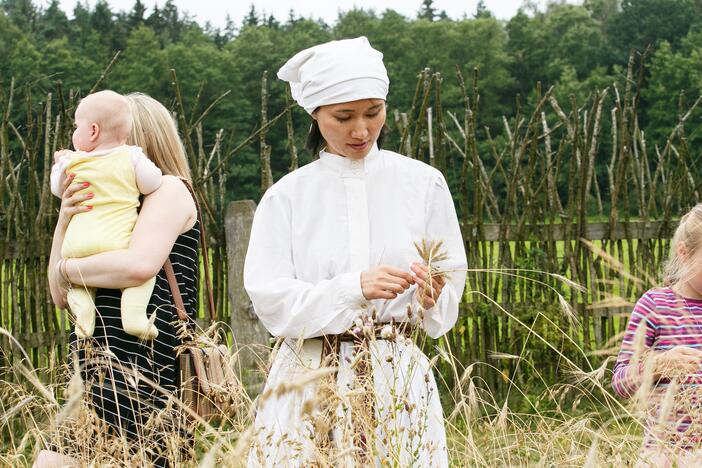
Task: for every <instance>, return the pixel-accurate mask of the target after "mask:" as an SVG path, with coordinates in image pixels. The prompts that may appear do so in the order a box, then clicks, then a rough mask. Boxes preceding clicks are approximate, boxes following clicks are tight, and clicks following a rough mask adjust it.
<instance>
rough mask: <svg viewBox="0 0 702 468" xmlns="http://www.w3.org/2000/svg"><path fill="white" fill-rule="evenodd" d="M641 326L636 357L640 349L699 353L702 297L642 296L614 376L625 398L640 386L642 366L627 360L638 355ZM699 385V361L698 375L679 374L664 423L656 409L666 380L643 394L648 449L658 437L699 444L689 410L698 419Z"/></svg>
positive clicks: (667, 292) (660, 291)
mask: <svg viewBox="0 0 702 468" xmlns="http://www.w3.org/2000/svg"><path fill="white" fill-rule="evenodd" d="M639 327H642V328H643V329H642V330H641V332H640V333H642V334H643V337H642V343H641V346H642V349H641V350H639V355H640V353H641V351H644V352H656V351H665V350H667V349H670V348H672V347H674V346H689V347H691V348H698V349H702V299H690V298H683V297H681V296H679V295H677V294H675V293H674V292H673V290H672V289H671V288H669V287H665V288H656V289H651V290H650V291H648V292H646V293H645V294H644V295H643V296H641V299H639V301H638V302H637V303H636V306H634V310H633V311H632V313H631V317H630V318H629V323H628V325H627V328H626V332H625V334H624V340H623V341H622V347H621V350H620V351H619V357H618V358H617V363H616V364H615V366H614V374H613V375H612V387H613V388H614V391H615V392H617V393H618V394H619V395H621V396H623V397H625V398H628V397H631V396H633V395H634V394H635V393H636V392H637V391H638V390H639V388H640V387H641V385H642V383H643V382H642V381H643V375H642V374H643V364H641V363H640V362H636V363H631V362H630V361H631V359H632V356H633V355H634V353H635V352H636V333H637V330H639ZM701 383H702V363H701V367H700V370H699V371H697V372H696V373H693V374H688V375H685V376H681V379H680V383H679V390H678V392H677V394H676V396H675V397H674V400H673V406H672V408H673V409H672V410H671V411H670V412H669V414H667V415H666V417H665V418H663V420H661V417H660V413H659V409H660V404H661V400H662V399H663V397H664V396H665V393H666V390H667V389H668V387H669V386H670V380H669V379H660V380H658V381H657V382H654V383H653V386H652V388H651V389H650V392H649V393H648V394H647V396H646V398H647V402H648V408H647V427H648V431H647V444H648V445H651V444H652V443H653V442H654V441H655V440H656V439H657V440H659V441H660V440H665V441H667V442H673V443H675V444H676V445H681V446H684V447H691V446H693V445H697V444H698V443H699V441H700V440H702V438H701V437H700V430H699V426H700V424H701V423H702V421H700V420H699V416H696V417H695V418H694V419H695V420H694V421H693V418H692V417H691V410H692V411H694V414H696V415H699V414H702V412H700V411H702V405H700V404H699V403H697V402H699V401H700V398H699V395H698V394H697V390H702V387H700V384H701ZM690 405H692V406H690ZM698 408H699V409H698ZM693 422H694V424H693ZM691 426H694V428H693V427H691Z"/></svg>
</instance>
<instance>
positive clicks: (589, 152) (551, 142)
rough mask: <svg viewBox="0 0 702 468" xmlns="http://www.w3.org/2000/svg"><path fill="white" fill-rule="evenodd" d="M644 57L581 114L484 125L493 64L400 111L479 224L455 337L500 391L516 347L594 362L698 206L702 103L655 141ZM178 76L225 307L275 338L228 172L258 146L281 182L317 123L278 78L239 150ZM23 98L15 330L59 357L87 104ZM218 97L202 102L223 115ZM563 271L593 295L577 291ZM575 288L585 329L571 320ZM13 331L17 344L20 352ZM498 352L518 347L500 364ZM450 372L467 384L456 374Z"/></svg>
mask: <svg viewBox="0 0 702 468" xmlns="http://www.w3.org/2000/svg"><path fill="white" fill-rule="evenodd" d="M634 65H635V64H634V62H633V60H632V61H631V62H630V64H629V68H628V72H627V80H626V83H627V84H626V88H625V89H622V90H619V89H617V88H616V87H612V88H609V89H605V90H594V91H593V93H592V95H591V96H590V98H589V100H588V101H587V102H584V103H577V102H575V100H574V98H573V99H571V100H570V102H569V103H568V106H567V110H564V108H563V107H562V104H561V103H559V102H558V100H557V99H556V98H555V97H554V95H553V90H552V89H549V90H546V91H542V90H541V88H540V86H537V87H536V89H535V91H534V93H533V96H530V97H529V99H526V100H524V101H522V100H520V99H517V105H516V108H515V112H514V115H512V116H510V117H505V119H504V122H503V127H502V128H486V127H482V126H481V124H480V119H479V114H480V112H479V110H480V109H479V103H480V99H479V96H480V93H479V87H478V84H479V81H478V79H477V72H476V76H475V77H474V78H473V82H472V85H464V80H463V77H462V76H461V75H460V73H458V74H457V77H456V79H457V80H458V81H459V83H460V84H461V85H462V89H463V97H462V104H461V106H460V108H459V109H458V110H457V108H456V106H455V105H453V104H454V103H451V104H452V105H453V108H452V109H451V108H449V107H447V103H446V102H443V101H442V97H441V83H442V81H443V80H444V79H446V78H445V77H442V76H440V75H439V74H436V73H431V72H430V71H429V70H424V71H422V72H421V73H420V76H419V80H418V83H417V88H416V95H415V99H414V103H413V105H412V107H411V108H410V109H409V110H408V111H406V112H402V111H400V110H397V109H392V108H390V110H389V113H388V116H389V117H388V124H389V126H390V127H391V128H390V134H389V140H388V141H389V144H390V145H391V146H390V147H389V146H386V148H391V149H395V150H397V151H398V152H400V153H403V154H405V155H407V156H408V157H412V158H415V159H420V160H423V161H425V162H427V163H428V164H431V165H433V166H435V167H437V168H439V169H440V170H441V171H442V172H443V173H444V174H445V176H446V179H447V181H448V182H449V185H450V187H451V190H452V192H453V194H454V197H455V199H456V202H457V206H458V211H459V216H460V220H461V223H462V225H463V234H464V239H465V242H466V252H467V254H468V262H469V265H470V268H471V271H470V272H469V274H468V287H467V290H468V293H467V295H466V300H465V302H464V304H463V306H462V312H461V314H460V317H459V321H458V323H457V326H456V327H455V328H454V330H452V331H451V332H450V333H449V334H448V335H447V336H446V337H445V339H444V340H443V341H441V342H440V343H439V345H440V346H445V347H450V348H451V351H452V353H453V355H454V356H455V358H456V359H457V360H458V361H459V362H460V363H461V364H463V365H467V364H468V363H472V362H475V361H481V362H484V363H486V365H483V366H479V369H478V372H482V373H483V376H484V378H485V379H486V381H487V383H489V384H491V385H492V386H494V388H504V385H505V384H504V381H505V376H507V377H514V378H515V379H518V380H519V379H523V380H529V379H534V378H535V377H534V374H533V372H531V371H529V370H528V369H526V366H523V365H522V366H519V367H518V366H517V361H516V360H515V359H510V358H509V356H508V355H513V356H520V355H523V356H526V357H528V358H529V359H530V360H531V362H533V363H535V364H536V365H538V366H539V369H540V371H541V372H542V374H543V375H544V376H545V378H546V379H551V381H554V380H555V379H557V378H559V372H560V370H561V366H560V360H559V359H558V356H557V354H556V353H555V352H554V350H553V347H556V348H557V349H562V350H563V351H564V352H568V353H570V355H573V356H580V358H579V359H577V361H578V362H579V363H580V364H582V365H584V366H585V367H586V368H587V366H588V365H590V364H593V365H594V364H595V363H596V362H597V360H598V359H600V358H597V357H593V356H590V355H586V354H587V353H590V352H591V351H594V350H596V349H600V348H602V347H603V346H606V345H608V342H610V341H611V339H612V338H613V337H616V336H617V334H618V333H619V332H620V331H621V329H622V326H623V321H622V320H620V319H619V317H618V314H621V313H623V312H626V311H627V307H629V305H628V304H630V303H631V301H633V300H635V298H636V297H637V295H639V294H640V293H641V292H643V291H644V290H645V289H646V288H648V287H650V286H651V285H652V284H654V283H655V281H656V278H658V276H659V272H660V267H661V264H662V262H663V260H664V258H665V256H666V253H667V251H668V248H669V239H670V237H671V232H672V230H673V229H674V227H675V224H676V222H675V220H676V219H677V218H678V217H679V216H680V215H681V214H682V213H683V212H684V211H685V210H687V209H688V208H689V207H690V206H691V205H693V204H694V203H696V202H697V200H699V190H700V178H699V176H698V173H699V171H698V170H697V169H696V168H697V167H698V166H699V164H698V162H699V152H697V153H695V152H694V151H693V149H692V148H690V147H689V145H688V137H687V134H688V132H689V131H690V127H692V126H693V124H692V123H691V122H694V118H695V117H697V115H698V110H697V104H698V103H699V101H698V102H696V103H695V105H694V106H693V107H692V108H691V109H689V110H681V112H680V115H679V120H678V122H677V123H674V125H673V129H672V131H671V132H670V135H669V136H668V137H667V138H665V139H663V140H661V141H655V142H652V141H648V140H647V139H646V135H645V134H644V132H643V131H642V130H641V128H640V126H639V120H638V106H639V99H638V91H637V90H638V86H637V80H640V76H641V74H640V71H639V72H637V71H636V70H635V66H634ZM173 81H174V89H173V94H174V100H173V111H174V115H175V116H176V117H177V119H178V124H179V128H180V132H181V136H182V138H183V141H184V143H185V147H186V151H187V154H188V157H189V160H190V165H191V167H192V169H193V173H194V181H195V187H196V191H197V192H198V198H199V199H200V202H201V204H202V206H203V209H204V212H205V219H206V221H205V222H206V224H207V226H208V230H209V234H210V237H211V239H210V240H211V248H212V256H211V258H212V261H213V269H214V270H213V277H214V281H215V299H216V302H217V304H218V309H219V314H220V317H219V318H220V320H222V321H224V322H225V323H228V324H231V326H232V329H233V332H234V334H233V338H234V339H235V341H237V343H238V344H240V345H244V344H248V343H260V342H262V341H265V337H266V334H265V331H264V330H263V329H262V328H261V326H260V324H259V323H258V321H257V320H256V319H255V316H254V315H253V314H252V311H251V307H250V304H249V302H248V299H247V297H246V295H245V293H244V291H243V289H242V287H241V281H240V268H241V265H242V259H243V257H244V255H245V250H244V246H245V245H246V241H247V238H248V232H247V226H249V225H250V220H251V217H252V214H253V211H254V206H255V205H254V203H253V202H234V203H228V201H227V199H226V190H225V187H226V183H227V174H228V171H227V170H226V168H227V167H228V166H230V165H234V164H236V161H235V160H233V159H231V158H232V156H233V155H235V154H236V153H237V152H238V151H241V150H242V149H243V148H245V147H247V146H249V145H251V144H252V143H257V144H258V145H259V147H260V155H261V186H262V188H263V189H265V188H267V187H268V186H270V184H272V183H273V181H274V174H273V173H272V171H271V160H272V159H273V160H275V159H276V158H285V159H288V162H289V167H290V168H291V169H294V168H296V167H297V164H298V162H297V161H298V148H299V146H300V144H299V142H300V141H303V138H304V132H305V130H306V128H307V124H306V123H304V122H303V123H302V124H301V125H300V129H296V128H294V126H293V119H292V118H291V113H290V107H287V108H285V109H282V110H281V112H280V113H278V114H277V115H275V116H274V117H273V118H268V113H269V109H268V98H267V78H266V76H264V78H263V81H262V91H263V92H262V103H261V109H262V112H261V122H260V125H259V129H258V130H257V131H256V132H254V134H252V135H251V136H249V137H248V138H246V139H244V140H243V141H242V142H241V143H240V144H239V145H237V146H236V148H234V149H233V150H232V151H228V152H226V154H225V153H224V151H223V150H222V147H221V140H222V134H223V132H222V131H220V132H218V133H217V136H216V137H215V139H214V141H209V142H205V141H204V138H203V131H202V122H203V119H206V117H207V112H208V111H207V110H206V111H205V112H204V113H203V115H197V113H193V112H191V111H190V110H186V109H185V108H184V106H183V100H182V98H181V96H180V89H179V85H178V80H177V79H176V76H175V73H174V80H173ZM97 86H98V84H96V87H97ZM18 99H19V98H17V97H16V90H15V89H14V87H13V85H12V84H9V85H8V86H5V87H0V118H1V120H0V200H1V201H2V205H1V206H0V230H1V232H0V241H2V245H1V246H0V260H1V261H2V267H1V268H2V269H1V270H0V326H2V327H3V328H5V329H8V330H9V331H10V332H11V333H12V334H13V335H14V336H15V337H16V338H17V339H18V340H19V341H20V342H22V343H23V344H24V345H25V346H27V347H28V348H30V350H31V353H32V358H33V360H34V361H35V364H38V365H42V364H44V363H46V362H47V361H49V360H51V359H54V358H55V357H59V358H60V357H61V354H62V352H63V351H64V349H65V343H66V335H67V332H66V330H67V328H68V326H69V325H68V323H67V320H66V318H65V315H64V314H63V313H59V312H57V311H56V310H55V308H54V307H53V306H52V304H51V302H50V296H49V294H48V287H47V282H46V274H45V270H46V262H47V255H48V245H49V241H50V237H51V232H52V228H53V225H54V223H55V216H56V208H57V203H56V201H54V200H53V199H52V197H51V196H50V194H49V192H48V171H49V168H50V165H51V158H52V154H53V152H54V150H55V149H57V148H62V147H67V146H68V144H69V141H70V140H69V135H70V128H71V121H72V120H71V119H72V112H73V108H74V106H75V102H76V99H75V96H73V95H72V94H71V93H68V94H67V95H66V93H64V91H63V90H62V89H61V87H60V85H58V86H57V88H56V90H55V91H54V92H52V93H49V94H47V95H45V97H44V99H43V100H42V101H40V102H35V101H33V100H32V93H31V92H29V91H26V92H25V93H24V95H23V101H22V104H19V105H18V104H16V101H17V100H18ZM216 103H217V101H215V102H213V103H210V104H211V105H206V106H202V107H204V108H206V109H208V110H209V109H211V108H212V106H214V105H216ZM189 115H192V117H191V118H190V119H188V118H187V117H186V116H189ZM274 125H285V128H286V129H287V135H288V147H289V149H290V152H289V154H288V155H279V154H271V150H270V148H271V147H270V146H269V145H268V144H267V141H266V138H267V130H268V129H270V128H271V127H272V126H274ZM278 162H280V161H278ZM285 165H288V164H285ZM274 166H276V167H281V166H282V164H278V165H274ZM222 221H224V222H222ZM586 240H590V241H593V242H594V247H593V245H591V244H588V242H586ZM593 249H594V250H593ZM227 259H229V263H228V262H227ZM617 263H619V264H621V265H620V266H617V265H616V264H617ZM504 270H510V271H511V273H510V271H504ZM517 270H518V271H517ZM515 274H516V276H515ZM558 275H560V276H558ZM561 277H563V278H567V279H568V280H570V281H572V282H574V283H577V284H579V285H582V286H583V287H584V288H585V289H584V290H580V289H577V288H573V287H570V286H569V285H567V284H566V283H565V282H564V281H563V280H562V279H561ZM559 294H560V295H562V296H563V297H564V298H565V302H567V303H568V304H569V305H570V307H571V308H572V309H573V310H574V311H575V314H576V316H577V319H578V320H577V323H573V322H571V321H570V320H569V319H568V317H567V314H564V313H563V304H562V303H561V302H559V299H558V297H559V296H558V295H559ZM487 298H491V299H493V300H495V301H496V302H497V303H499V304H501V305H503V306H504V307H505V309H506V311H507V312H508V313H509V314H511V315H509V314H507V313H505V311H503V310H500V308H499V307H497V306H495V305H493V304H491V303H490V301H489V300H488V299H487ZM561 330H562V331H561ZM535 332H538V333H539V334H540V335H542V336H543V337H544V338H545V339H547V340H548V341H549V343H550V345H546V344H545V343H544V342H543V341H540V339H539V338H537V337H536V336H535ZM565 335H567V336H569V337H570V339H572V342H571V341H569V340H568V339H565ZM1 339H2V341H0V349H2V350H5V351H7V350H10V349H12V347H11V345H10V344H9V342H8V340H7V338H4V337H3V338H1ZM609 344H610V345H616V343H609ZM428 349H429V350H430V351H431V349H432V347H431V346H429V347H428ZM495 352H499V353H505V354H506V355H501V356H498V358H495V357H494V356H493V353H495ZM244 359H249V360H248V361H244V362H246V363H247V364H245V367H247V366H248V367H250V366H252V365H253V359H254V357H253V355H251V356H249V357H248V358H244ZM490 366H494V367H495V368H496V369H497V370H499V372H492V371H490ZM445 378H446V379H447V380H449V384H450V383H451V382H450V380H451V377H450V376H449V375H446V376H445ZM527 383H528V382H527Z"/></svg>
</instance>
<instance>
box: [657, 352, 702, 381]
mask: <svg viewBox="0 0 702 468" xmlns="http://www.w3.org/2000/svg"><path fill="white" fill-rule="evenodd" d="M650 359H652V360H653V373H654V378H655V379H660V378H673V377H680V376H684V375H688V374H694V373H697V372H699V371H700V370H701V369H702V351H700V350H699V349H695V348H690V347H689V346H673V347H672V348H670V349H668V350H666V351H659V352H654V353H652V355H651V358H650Z"/></svg>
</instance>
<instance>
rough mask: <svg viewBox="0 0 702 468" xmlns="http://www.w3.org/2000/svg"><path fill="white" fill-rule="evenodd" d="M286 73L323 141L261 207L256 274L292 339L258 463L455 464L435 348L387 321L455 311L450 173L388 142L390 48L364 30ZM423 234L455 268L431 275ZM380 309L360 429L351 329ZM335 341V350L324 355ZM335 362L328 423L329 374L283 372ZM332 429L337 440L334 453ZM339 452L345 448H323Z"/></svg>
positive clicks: (434, 322) (301, 56)
mask: <svg viewBox="0 0 702 468" xmlns="http://www.w3.org/2000/svg"><path fill="white" fill-rule="evenodd" d="M278 77H279V78H281V79H283V80H285V81H287V82H289V83H290V86H291V90H292V93H293V97H294V98H295V99H296V101H297V102H298V103H299V104H300V105H301V106H302V107H304V108H305V110H306V111H307V112H308V113H309V114H310V115H311V116H312V119H313V120H312V127H311V129H310V141H308V143H311V146H313V147H314V146H317V143H319V142H320V141H323V143H324V145H325V148H324V149H323V150H322V151H321V152H320V153H319V159H318V160H316V161H314V162H312V163H310V164H308V165H306V166H304V167H302V168H300V169H298V170H296V171H294V172H292V173H290V174H288V175H286V176H285V177H283V178H282V179H281V180H280V181H278V182H277V183H276V184H275V185H273V186H272V187H271V188H270V189H269V190H268V191H267V192H266V193H265V195H264V196H263V198H262V199H261V202H260V204H259V206H258V209H257V210H256V215H255V217H254V222H253V228H252V232H251V241H250V244H249V249H248V254H247V257H246V265H245V270H244V282H245V286H246V290H247V292H248V293H249V296H250V297H251V300H252V302H253V305H254V308H255V310H256V313H257V315H258V316H259V318H260V320H261V322H262V323H263V324H264V325H265V327H266V328H267V329H268V331H270V333H271V334H272V335H273V336H275V337H281V338H284V340H283V342H282V344H281V346H280V348H279V349H278V351H277V353H276V354H275V358H274V361H273V364H272V367H271V370H270V373H269V376H268V380H267V383H266V391H265V392H264V397H263V398H262V399H261V402H260V405H259V409H258V412H257V415H256V423H255V431H256V433H255V436H254V447H253V449H252V451H251V453H250V456H249V464H250V465H251V466H260V465H266V466H278V465H283V466H303V465H305V466H306V465H309V464H310V463H315V462H317V463H319V462H320V461H325V462H329V463H332V462H333V463H334V464H340V465H353V464H359V462H358V461H359V460H363V459H364V458H363V456H367V457H368V456H370V457H373V459H374V462H373V464H379V463H382V462H383V460H386V461H388V462H390V463H391V464H393V465H396V464H398V463H399V464H400V465H401V466H407V465H408V464H412V463H417V464H418V465H417V466H447V465H448V452H447V447H446V434H445V429H444V422H443V415H442V409H441V403H440V401H439V395H438V391H437V387H436V383H435V381H434V377H433V375H432V372H431V369H430V365H429V361H428V359H427V358H426V356H425V355H424V354H423V353H422V352H421V351H420V350H419V348H417V347H416V346H415V345H414V344H413V343H412V342H411V341H410V340H407V339H405V338H403V337H402V336H399V337H398V336H396V333H394V332H392V331H390V329H389V328H388V327H387V324H389V323H391V322H392V323H395V324H400V325H399V326H397V327H396V328H405V327H409V326H412V325H414V326H419V327H421V328H423V329H424V331H426V333H427V334H428V335H429V336H431V337H434V338H436V337H439V336H441V335H443V334H444V333H446V332H447V331H448V330H450V329H451V327H452V326H453V325H454V323H455V322H456V318H457V315H458V305H459V302H460V300H461V297H462V294H463V288H464V285H465V268H466V257H465V250H464V247H463V240H462V238H461V232H460V228H459V225H458V220H457V217H456V212H455V208H454V204H453V200H452V198H451V193H450V192H449V189H448V186H447V185H446V181H445V180H444V177H443V176H442V174H441V173H440V172H439V171H437V170H436V169H433V168H432V167H430V166H428V165H426V164H424V163H422V162H420V161H417V160H413V159H411V158H408V157H405V156H402V155H399V154H397V153H393V152H391V151H386V150H381V149H379V147H378V144H377V143H378V140H379V137H381V131H382V129H383V126H384V124H385V118H386V110H385V99H386V96H387V92H388V84H389V80H388V77H387V72H386V70H385V67H384V65H383V62H382V54H381V53H380V52H378V51H377V50H375V49H373V48H372V47H371V46H370V44H369V43H368V40H367V39H366V38H365V37H360V38H356V39H349V40H343V41H333V42H329V43H326V44H321V45H318V46H315V47H312V48H310V49H306V50H303V51H302V52H299V53H298V54H297V55H295V56H294V57H293V58H291V59H290V60H289V61H288V62H287V63H286V64H285V65H284V66H283V67H282V68H281V69H280V71H279V72H278ZM422 240H426V241H442V242H443V249H444V250H445V252H446V253H447V258H446V259H445V260H443V261H442V262H439V263H438V264H437V265H435V266H437V267H440V268H441V269H442V270H445V271H449V272H450V273H449V274H447V275H446V276H445V278H442V277H437V276H434V277H433V278H432V283H431V284H428V282H429V280H430V278H429V274H428V273H429V271H428V268H427V266H426V265H424V264H423V263H422V261H421V258H420V256H419V255H418V253H417V250H416V248H415V245H414V243H415V242H421V241H422ZM373 320H374V324H373V323H371V324H370V327H366V331H367V330H368V329H369V328H371V329H372V330H374V331H372V332H371V334H372V335H373V337H371V338H370V339H368V338H366V341H365V342H364V343H365V345H366V346H367V348H365V349H366V350H367V351H369V352H367V353H365V354H366V355H369V356H370V359H369V361H368V362H369V368H370V369H371V370H369V371H368V372H369V374H368V379H369V381H371V382H372V383H371V386H372V387H373V391H371V392H370V393H373V403H372V405H371V406H370V407H369V408H371V409H370V412H372V413H374V415H371V417H373V416H374V419H373V421H375V424H376V427H375V431H374V433H373V434H363V435H362V436H361V437H360V438H359V437H356V436H357V435H358V433H359V429H358V427H356V428H354V420H353V419H354V418H353V417H352V416H351V414H355V413H352V412H351V410H350V409H349V408H350V407H351V406H352V404H351V403H349V401H350V400H348V399H347V398H345V395H349V392H350V391H352V390H353V389H354V388H357V387H358V383H359V381H360V379H356V377H357V375H359V372H360V371H359V370H358V369H359V367H358V362H359V361H360V360H362V359H360V357H362V356H359V353H360V354H363V353H361V352H360V350H362V349H363V348H362V347H360V342H361V341H362V340H361V339H354V337H353V333H356V336H358V332H359V330H360V329H361V328H362V323H361V322H363V324H369V323H370V322H372V321H373ZM407 324H410V325H407ZM384 325H385V329H384V330H383V331H382V332H380V333H377V331H378V330H380V329H382V328H383V326H384ZM350 330H351V331H352V333H349V331H350ZM366 334H367V333H366ZM350 335H351V338H349V336H350ZM320 337H323V338H322V339H319V338H320ZM330 337H331V338H337V340H336V341H334V340H331V341H330V340H329V338H330ZM386 338H388V339H386ZM330 342H333V343H336V348H335V349H332V353H334V357H335V358H336V359H335V360H333V361H326V360H325V359H323V358H324V357H328V355H329V343H330ZM328 362H333V363H334V365H335V366H337V367H338V369H337V371H336V372H335V373H334V374H333V378H334V379H335V385H336V391H337V392H338V395H339V398H340V400H339V403H338V408H337V409H336V410H335V411H333V413H335V414H336V415H337V416H339V419H338V420H337V421H336V422H334V423H332V427H331V430H330V431H329V433H328V434H320V433H319V432H320V425H319V424H318V422H317V423H315V419H314V418H315V415H316V416H317V417H318V416H319V414H320V413H319V408H315V410H313V411H310V409H309V408H310V406H311V405H314V402H317V401H319V394H318V392H319V384H318V383H309V384H306V385H305V386H304V387H303V388H300V389H296V390H294V391H286V390H284V388H283V386H284V385H285V384H291V383H294V382H295V381H296V380H297V381H299V379H301V378H304V376H305V373H306V372H308V371H309V369H310V368H312V369H314V368H318V367H320V366H324V365H325V364H328ZM352 393H353V392H352ZM322 432H325V431H324V430H322ZM349 434H355V435H356V436H353V435H352V436H349ZM320 440H325V441H331V443H330V444H328V445H329V446H331V447H332V450H336V452H329V451H327V453H326V455H325V453H324V451H325V449H323V447H321V446H322V445H324V443H320ZM348 441H353V442H352V443H351V447H348V446H345V444H346V445H347V443H348ZM349 448H350V450H346V449H349ZM345 450H346V451H345ZM359 452H365V455H364V454H361V455H359ZM329 453H335V454H336V455H331V457H332V458H333V457H337V458H336V459H335V460H332V459H330V458H326V459H325V458H324V457H329V456H330V455H329ZM354 461H355V462H354Z"/></svg>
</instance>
